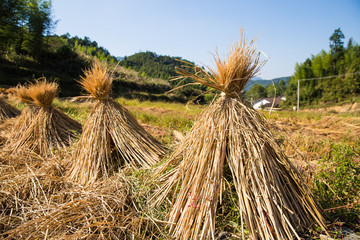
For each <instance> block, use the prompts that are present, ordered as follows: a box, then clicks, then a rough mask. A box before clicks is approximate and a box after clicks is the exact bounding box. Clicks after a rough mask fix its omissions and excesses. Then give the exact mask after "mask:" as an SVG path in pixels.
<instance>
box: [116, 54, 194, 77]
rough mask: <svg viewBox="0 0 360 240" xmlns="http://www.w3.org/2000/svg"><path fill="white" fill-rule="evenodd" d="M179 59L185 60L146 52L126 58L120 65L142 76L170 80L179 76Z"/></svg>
mask: <svg viewBox="0 0 360 240" xmlns="http://www.w3.org/2000/svg"><path fill="white" fill-rule="evenodd" d="M177 59H179V60H183V59H182V58H181V57H170V56H163V55H157V54H156V53H154V52H150V51H146V52H139V53H136V54H134V55H131V56H128V57H124V58H123V59H122V60H121V61H120V65H121V66H123V67H126V68H131V69H133V70H136V71H138V72H139V73H140V74H142V75H146V76H149V77H154V78H162V79H167V80H169V79H171V78H172V77H174V76H176V75H177V74H176V71H175V67H180V66H181V65H182V63H181V62H179V61H177ZM183 61H187V62H190V61H188V60H183Z"/></svg>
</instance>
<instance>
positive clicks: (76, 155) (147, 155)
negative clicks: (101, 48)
mask: <svg viewBox="0 0 360 240" xmlns="http://www.w3.org/2000/svg"><path fill="white" fill-rule="evenodd" d="M85 76H86V77H85V78H82V80H81V82H80V83H81V85H82V86H83V87H84V89H85V90H87V91H88V92H89V93H90V94H91V96H92V97H93V98H95V99H97V100H99V101H98V102H97V103H95V106H94V108H93V111H92V113H91V114H90V116H89V117H88V119H87V120H86V122H85V124H84V131H83V134H82V136H81V138H80V140H79V142H78V143H77V144H76V146H75V149H74V151H73V154H72V159H73V160H72V162H73V164H72V166H71V169H70V172H69V178H70V179H72V180H74V181H76V182H79V183H81V184H88V183H92V182H94V181H95V180H96V179H98V178H101V177H105V178H107V177H109V176H111V175H112V174H113V173H114V172H116V171H118V170H119V168H120V167H121V166H122V165H129V166H131V167H132V168H138V167H146V168H149V167H150V166H152V165H154V164H155V163H157V162H158V161H159V156H162V155H164V154H165V152H166V148H165V147H164V146H162V145H161V144H160V143H159V142H158V141H157V140H156V139H155V138H154V137H152V136H151V135H150V134H149V133H147V132H146V131H145V129H144V128H143V127H142V126H140V125H139V124H138V123H137V121H136V119H135V118H134V117H133V116H132V115H131V114H130V113H129V111H127V110H126V109H125V108H124V107H122V106H121V105H120V104H119V103H117V102H115V101H113V100H112V99H110V98H109V96H108V95H104V93H106V94H108V93H109V89H111V82H112V77H111V75H109V74H107V70H106V68H105V67H101V66H99V63H98V62H95V63H94V65H93V67H92V68H91V69H89V70H86V71H85ZM102 85H106V86H102ZM99 89H100V90H99ZM104 89H105V90H104Z"/></svg>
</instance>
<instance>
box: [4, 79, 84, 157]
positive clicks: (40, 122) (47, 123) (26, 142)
mask: <svg viewBox="0 0 360 240" xmlns="http://www.w3.org/2000/svg"><path fill="white" fill-rule="evenodd" d="M57 92H58V85H57V84H56V83H49V82H46V80H44V81H37V82H36V83H35V84H32V85H29V86H27V87H19V88H18V89H17V97H18V98H19V99H20V100H21V101H22V102H24V103H27V104H28V107H26V108H25V109H24V110H23V112H22V114H21V115H20V116H19V117H18V118H17V119H16V122H15V124H14V127H13V129H12V131H11V133H10V136H9V138H8V139H9V140H8V143H7V146H8V147H9V148H10V149H12V152H13V153H15V152H17V151H19V150H21V149H23V148H26V149H30V150H33V151H35V152H36V153H38V154H40V155H42V156H47V155H51V154H53V153H52V150H53V149H65V148H66V147H67V146H69V145H70V143H71V141H72V139H74V138H75V137H76V136H77V133H80V132H81V124H80V123H79V122H77V121H75V120H73V119H71V118H70V117H69V116H67V115H66V114H64V113H63V112H61V111H59V110H57V109H56V108H54V107H52V105H51V104H52V101H53V100H54V98H55V96H56V94H57Z"/></svg>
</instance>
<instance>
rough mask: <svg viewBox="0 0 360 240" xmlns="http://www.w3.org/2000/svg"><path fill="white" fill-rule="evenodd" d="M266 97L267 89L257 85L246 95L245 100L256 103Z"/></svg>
mask: <svg viewBox="0 0 360 240" xmlns="http://www.w3.org/2000/svg"><path fill="white" fill-rule="evenodd" d="M266 96H267V92H266V88H265V87H264V86H262V85H260V84H255V85H254V86H253V87H252V88H251V89H250V90H249V91H247V92H246V93H245V98H246V99H247V100H248V101H250V102H254V101H256V100H258V99H260V98H265V97H266Z"/></svg>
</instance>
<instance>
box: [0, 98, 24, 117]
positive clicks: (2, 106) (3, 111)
mask: <svg viewBox="0 0 360 240" xmlns="http://www.w3.org/2000/svg"><path fill="white" fill-rule="evenodd" d="M20 113H21V112H20V111H19V110H18V109H17V108H15V107H13V106H11V105H10V104H8V103H7V102H6V101H5V99H3V98H2V97H0V121H2V120H6V119H9V118H14V117H17V116H19V115H20Z"/></svg>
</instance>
